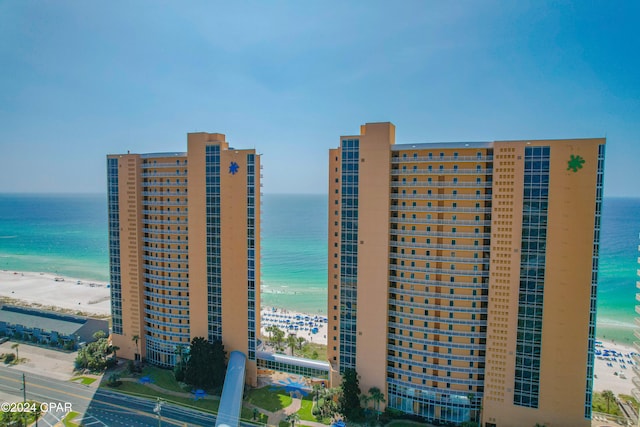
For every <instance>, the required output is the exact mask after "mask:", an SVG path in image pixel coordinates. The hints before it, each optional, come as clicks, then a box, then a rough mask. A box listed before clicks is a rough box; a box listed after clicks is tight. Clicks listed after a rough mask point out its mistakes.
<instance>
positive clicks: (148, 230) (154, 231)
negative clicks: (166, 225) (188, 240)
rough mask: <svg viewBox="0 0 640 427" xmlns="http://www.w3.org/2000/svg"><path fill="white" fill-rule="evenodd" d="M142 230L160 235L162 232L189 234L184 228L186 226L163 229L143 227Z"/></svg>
mask: <svg viewBox="0 0 640 427" xmlns="http://www.w3.org/2000/svg"><path fill="white" fill-rule="evenodd" d="M142 232H143V233H149V234H159V235H162V234H171V235H174V234H179V235H181V236H186V235H188V234H189V231H188V230H186V227H185V230H163V229H159V230H154V229H152V228H143V229H142Z"/></svg>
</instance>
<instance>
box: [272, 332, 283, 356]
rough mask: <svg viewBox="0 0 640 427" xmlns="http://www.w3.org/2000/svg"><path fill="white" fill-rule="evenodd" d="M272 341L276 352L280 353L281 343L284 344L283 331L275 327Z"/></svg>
mask: <svg viewBox="0 0 640 427" xmlns="http://www.w3.org/2000/svg"><path fill="white" fill-rule="evenodd" d="M273 341H274V343H275V347H276V350H279V351H282V343H283V342H284V331H283V330H282V329H280V328H278V327H277V326H276V327H275V329H274V331H273Z"/></svg>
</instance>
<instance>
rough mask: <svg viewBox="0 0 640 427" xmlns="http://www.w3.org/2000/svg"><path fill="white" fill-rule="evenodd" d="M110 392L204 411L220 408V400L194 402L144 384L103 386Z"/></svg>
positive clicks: (215, 411)
mask: <svg viewBox="0 0 640 427" xmlns="http://www.w3.org/2000/svg"><path fill="white" fill-rule="evenodd" d="M101 387H104V388H106V389H108V390H114V391H118V392H122V393H131V394H135V395H140V396H144V397H149V398H152V399H155V398H156V397H160V398H161V399H164V400H166V401H170V402H174V403H176V404H179V405H183V406H191V407H195V408H198V409H200V410H202V411H207V412H212V413H217V412H218V407H219V406H220V401H219V400H211V399H199V400H194V399H191V398H188V397H178V396H172V395H170V394H166V393H161V392H159V391H156V390H153V389H151V388H149V387H147V386H145V385H144V384H138V383H132V382H129V381H123V382H122V384H121V385H120V386H118V387H106V386H101Z"/></svg>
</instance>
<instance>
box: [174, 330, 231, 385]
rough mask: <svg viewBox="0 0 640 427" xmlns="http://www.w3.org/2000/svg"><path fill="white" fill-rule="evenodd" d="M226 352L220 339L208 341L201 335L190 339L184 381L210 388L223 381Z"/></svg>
mask: <svg viewBox="0 0 640 427" xmlns="http://www.w3.org/2000/svg"><path fill="white" fill-rule="evenodd" d="M225 360H226V354H225V351H224V346H223V345H222V342H221V341H219V340H218V341H215V342H214V343H213V344H211V343H209V342H208V341H207V340H205V339H204V338H203V337H196V338H194V339H193V340H192V341H191V348H190V350H189V360H188V362H187V370H186V371H185V375H184V381H185V382H186V383H187V384H191V385H193V386H195V387H200V388H205V389H206V388H212V387H218V386H221V385H222V384H223V383H224V376H225V370H226V363H225Z"/></svg>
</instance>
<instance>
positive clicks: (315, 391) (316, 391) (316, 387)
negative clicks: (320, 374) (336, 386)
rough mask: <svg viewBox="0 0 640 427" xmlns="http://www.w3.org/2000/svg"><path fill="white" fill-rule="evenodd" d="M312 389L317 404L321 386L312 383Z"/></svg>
mask: <svg viewBox="0 0 640 427" xmlns="http://www.w3.org/2000/svg"><path fill="white" fill-rule="evenodd" d="M312 390H313V397H314V398H315V402H316V405H317V404H318V397H319V395H320V391H322V386H321V385H320V384H314V385H313V388H312Z"/></svg>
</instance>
